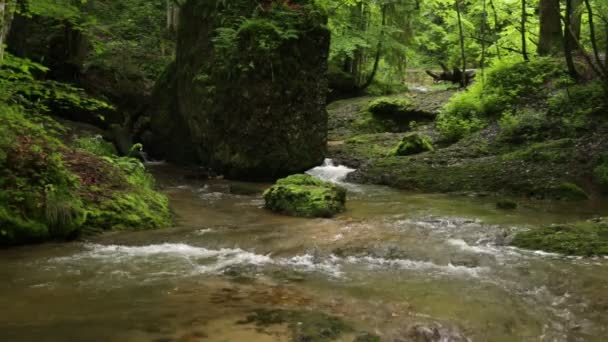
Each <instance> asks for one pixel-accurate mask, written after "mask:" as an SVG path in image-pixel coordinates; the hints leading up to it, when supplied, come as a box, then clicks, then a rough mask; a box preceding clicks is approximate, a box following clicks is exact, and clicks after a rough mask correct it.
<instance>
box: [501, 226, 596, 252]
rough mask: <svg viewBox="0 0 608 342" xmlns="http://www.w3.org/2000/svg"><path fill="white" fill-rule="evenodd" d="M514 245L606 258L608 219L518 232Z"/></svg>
mask: <svg viewBox="0 0 608 342" xmlns="http://www.w3.org/2000/svg"><path fill="white" fill-rule="evenodd" d="M511 244H512V245H513V246H516V247H520V248H525V249H531V250H543V251H546V252H553V253H560V254H566V255H579V256H598V255H608V220H606V219H598V220H593V221H585V222H577V223H573V224H563V225H555V226H550V227H544V228H539V229H532V230H529V231H525V232H520V233H518V234H516V235H515V238H514V239H513V241H512V243H511Z"/></svg>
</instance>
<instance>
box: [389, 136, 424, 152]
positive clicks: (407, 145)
mask: <svg viewBox="0 0 608 342" xmlns="http://www.w3.org/2000/svg"><path fill="white" fill-rule="evenodd" d="M434 150H435V149H434V148H433V143H432V142H431V139H430V138H429V137H427V136H425V135H422V134H418V133H413V134H408V135H406V136H405V137H403V140H401V142H400V143H399V145H397V147H395V149H393V150H392V151H391V152H390V153H389V155H390V156H409V155H412V154H418V153H422V152H428V151H434Z"/></svg>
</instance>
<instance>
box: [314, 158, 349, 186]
mask: <svg viewBox="0 0 608 342" xmlns="http://www.w3.org/2000/svg"><path fill="white" fill-rule="evenodd" d="M354 171H355V169H351V168H349V167H346V166H344V165H336V164H335V163H334V161H333V160H331V159H325V161H324V162H323V165H321V166H317V167H315V168H313V169H311V170H309V171H307V172H306V173H307V174H309V175H311V176H313V177H316V178H319V179H321V180H324V181H327V182H333V183H342V182H343V181H344V180H345V179H346V176H348V174H349V173H351V172H354Z"/></svg>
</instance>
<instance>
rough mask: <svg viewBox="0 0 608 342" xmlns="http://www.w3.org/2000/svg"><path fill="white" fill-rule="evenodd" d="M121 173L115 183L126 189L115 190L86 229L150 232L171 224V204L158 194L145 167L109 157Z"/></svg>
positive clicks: (93, 210)
mask: <svg viewBox="0 0 608 342" xmlns="http://www.w3.org/2000/svg"><path fill="white" fill-rule="evenodd" d="M106 160H108V161H109V162H110V163H111V164H112V165H113V166H114V167H115V168H117V169H119V170H120V173H118V174H117V175H116V177H117V178H118V179H115V180H114V181H115V182H121V181H125V182H126V189H124V190H118V191H114V192H113V193H112V196H111V198H109V199H105V200H102V201H101V202H100V203H99V204H97V205H93V206H92V208H91V209H90V213H89V215H88V219H87V222H86V224H85V225H86V226H90V227H95V228H101V229H104V230H110V229H118V230H123V229H150V228H160V227H166V226H168V225H169V224H170V222H171V215H170V212H169V201H168V199H167V197H166V196H165V195H163V194H161V193H158V192H156V191H154V186H155V184H154V183H155V182H154V179H153V178H152V176H151V175H150V174H148V173H147V172H146V169H145V167H144V165H143V164H142V163H141V162H140V161H139V160H137V159H133V158H125V157H123V158H113V159H111V158H107V159H106Z"/></svg>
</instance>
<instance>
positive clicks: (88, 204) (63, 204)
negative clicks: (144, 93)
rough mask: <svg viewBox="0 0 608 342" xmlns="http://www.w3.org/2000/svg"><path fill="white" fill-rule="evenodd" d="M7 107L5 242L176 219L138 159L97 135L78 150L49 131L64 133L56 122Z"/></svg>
mask: <svg viewBox="0 0 608 342" xmlns="http://www.w3.org/2000/svg"><path fill="white" fill-rule="evenodd" d="M2 109H6V110H5V111H3V112H4V113H7V115H5V116H2V117H0V150H1V151H2V153H0V245H15V244H24V243H34V242H42V241H45V240H49V239H71V238H75V237H77V236H79V235H80V234H82V233H83V232H84V231H87V232H91V231H101V230H105V229H125V228H156V227H162V226H167V225H168V224H169V223H170V215H169V209H168V203H167V198H166V197H165V196H164V195H162V194H160V193H157V192H156V191H154V182H153V179H152V178H151V176H150V175H148V174H147V173H146V172H145V168H144V166H143V165H142V164H141V163H140V162H139V161H138V160H135V159H129V158H119V157H117V156H115V155H112V154H110V151H109V149H107V148H106V147H107V146H104V144H103V142H101V141H97V138H84V139H80V140H79V142H77V145H79V146H81V147H83V148H76V149H74V148H70V147H68V146H66V145H65V144H64V143H63V142H61V141H60V140H58V139H57V138H56V137H55V136H56V133H55V131H54V130H53V131H51V130H47V127H59V128H60V129H59V130H58V131H61V126H60V125H59V124H58V123H56V122H54V121H53V120H51V119H48V118H44V117H32V116H30V115H27V114H24V113H22V112H20V111H19V110H17V109H14V108H2ZM40 120H44V121H45V122H49V123H50V124H44V125H42V124H40V123H39V121H40ZM89 149H90V150H92V151H94V152H98V153H99V154H102V155H105V156H103V157H100V156H97V155H95V154H92V153H90V152H88V150H89Z"/></svg>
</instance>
